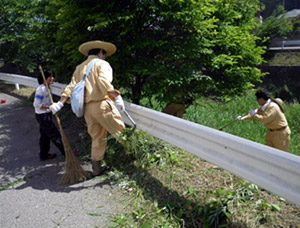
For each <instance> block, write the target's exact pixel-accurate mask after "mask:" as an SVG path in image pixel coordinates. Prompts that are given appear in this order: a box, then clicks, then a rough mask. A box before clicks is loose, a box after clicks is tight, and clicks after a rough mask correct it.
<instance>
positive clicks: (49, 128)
mask: <svg viewBox="0 0 300 228" xmlns="http://www.w3.org/2000/svg"><path fill="white" fill-rule="evenodd" d="M35 118H36V120H37V121H38V123H39V125H40V134H41V136H40V158H45V157H47V154H48V153H49V150H50V140H51V141H52V142H53V143H54V145H55V146H56V147H57V148H58V149H59V150H60V152H61V153H62V154H63V155H64V154H65V150H64V145H63V143H62V140H61V135H60V133H59V131H58V129H57V127H56V126H55V124H54V122H53V121H52V113H43V114H35Z"/></svg>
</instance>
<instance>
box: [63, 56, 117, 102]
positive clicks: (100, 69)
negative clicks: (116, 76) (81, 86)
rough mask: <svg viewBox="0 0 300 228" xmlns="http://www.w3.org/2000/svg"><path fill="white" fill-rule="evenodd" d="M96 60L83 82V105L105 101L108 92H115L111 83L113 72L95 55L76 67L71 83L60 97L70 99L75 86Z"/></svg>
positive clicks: (108, 65)
mask: <svg viewBox="0 0 300 228" xmlns="http://www.w3.org/2000/svg"><path fill="white" fill-rule="evenodd" d="M95 58H97V60H96V61H95V63H94V65H93V67H92V68H91V70H90V73H89V75H88V77H87V79H86V81H85V94H84V96H85V98H84V102H85V103H90V102H93V101H101V100H103V99H106V98H107V96H108V92H112V91H115V90H114V87H113V85H112V84H111V83H112V80H113V71H112V68H111V66H110V64H109V63H108V62H107V61H105V60H102V59H99V58H98V57H97V56H96V55H90V56H89V57H88V58H87V59H86V60H85V61H84V62H82V63H81V64H80V65H78V66H77V67H76V69H75V71H74V73H73V76H72V79H71V82H70V83H69V85H68V86H67V87H66V88H65V89H64V90H63V91H62V93H61V96H65V97H68V98H70V97H71V95H72V92H73V89H74V87H75V85H76V84H77V83H78V82H80V81H81V80H82V79H83V76H84V74H85V73H86V70H87V68H88V66H89V64H90V62H91V61H92V60H93V59H95Z"/></svg>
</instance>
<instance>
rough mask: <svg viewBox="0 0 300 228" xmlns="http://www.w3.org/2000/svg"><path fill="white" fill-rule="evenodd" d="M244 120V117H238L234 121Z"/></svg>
mask: <svg viewBox="0 0 300 228" xmlns="http://www.w3.org/2000/svg"><path fill="white" fill-rule="evenodd" d="M244 119H245V117H243V116H238V117H237V118H236V120H244Z"/></svg>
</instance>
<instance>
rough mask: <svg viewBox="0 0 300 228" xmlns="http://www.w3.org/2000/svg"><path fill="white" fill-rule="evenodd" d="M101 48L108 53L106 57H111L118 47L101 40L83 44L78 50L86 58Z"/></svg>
mask: <svg viewBox="0 0 300 228" xmlns="http://www.w3.org/2000/svg"><path fill="white" fill-rule="evenodd" d="M95 48H99V49H103V50H105V51H106V56H111V55H112V54H114V53H115V52H116V50H117V48H116V46H115V45H114V44H112V43H109V42H104V41H100V40H93V41H89V42H85V43H83V44H81V45H80V46H79V48H78V50H79V52H80V53H81V54H83V55H85V56H88V53H89V51H90V50H92V49H95Z"/></svg>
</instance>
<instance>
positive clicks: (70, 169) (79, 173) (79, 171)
mask: <svg viewBox="0 0 300 228" xmlns="http://www.w3.org/2000/svg"><path fill="white" fill-rule="evenodd" d="M39 68H40V71H41V74H42V77H43V80H44V83H45V86H46V88H47V91H48V93H49V98H50V101H51V103H52V104H53V103H54V102H53V98H52V95H51V92H50V89H49V86H48V84H47V81H46V78H45V75H44V71H43V68H42V66H41V65H40V66H39ZM55 117H56V121H57V125H58V128H59V132H60V134H61V138H62V141H63V145H64V149H65V156H66V165H65V168H66V171H65V173H64V175H63V177H62V179H61V180H60V183H61V184H63V185H70V184H75V183H77V182H80V181H84V180H86V179H87V175H88V173H87V172H86V171H85V170H84V169H83V168H82V167H81V166H80V164H79V161H78V159H77V157H76V156H75V154H74V153H73V150H72V148H71V146H70V143H69V141H68V138H67V136H66V135H65V132H64V130H63V128H62V126H61V122H60V119H59V116H58V114H57V113H56V114H55Z"/></svg>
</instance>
